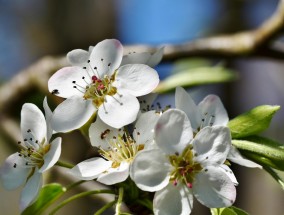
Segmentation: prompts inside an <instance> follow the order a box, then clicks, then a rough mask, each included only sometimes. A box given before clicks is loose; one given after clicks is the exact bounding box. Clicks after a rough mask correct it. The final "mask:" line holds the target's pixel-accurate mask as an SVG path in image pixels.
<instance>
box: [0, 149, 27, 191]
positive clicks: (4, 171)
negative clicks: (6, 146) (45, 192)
mask: <svg viewBox="0 0 284 215" xmlns="http://www.w3.org/2000/svg"><path fill="white" fill-rule="evenodd" d="M30 172H31V169H30V168H27V167H26V161H25V160H24V159H23V158H22V157H20V156H19V153H14V154H12V155H10V156H9V157H8V158H7V159H6V160H5V162H4V164H3V165H2V167H1V169H0V178H1V182H2V184H3V187H4V188H5V189H7V190H13V189H16V188H17V187H19V186H21V185H22V184H24V183H25V182H26V180H27V178H28V176H29V174H30Z"/></svg>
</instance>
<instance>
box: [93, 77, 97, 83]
mask: <svg viewBox="0 0 284 215" xmlns="http://www.w3.org/2000/svg"><path fill="white" fill-rule="evenodd" d="M97 80H98V77H97V76H95V75H93V76H92V81H93V83H95V82H96V81H97Z"/></svg>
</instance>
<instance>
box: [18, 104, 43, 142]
mask: <svg viewBox="0 0 284 215" xmlns="http://www.w3.org/2000/svg"><path fill="white" fill-rule="evenodd" d="M21 131H22V136H23V138H24V139H27V140H29V142H30V143H31V144H33V143H34V142H35V140H38V142H41V141H42V140H43V139H44V138H46V131H47V129H46V122H45V118H44V115H43V113H42V112H41V110H40V109H39V108H38V107H37V106H36V105H34V104H31V103H25V104H24V105H23V107H22V111H21ZM31 138H32V140H30V139H31ZM34 145H35V143H34Z"/></svg>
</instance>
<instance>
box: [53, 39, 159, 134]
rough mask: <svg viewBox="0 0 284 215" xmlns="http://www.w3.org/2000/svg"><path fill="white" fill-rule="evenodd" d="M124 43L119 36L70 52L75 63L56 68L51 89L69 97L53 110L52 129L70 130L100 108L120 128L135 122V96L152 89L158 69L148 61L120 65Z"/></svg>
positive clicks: (104, 117) (64, 96) (156, 78)
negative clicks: (86, 49)
mask: <svg viewBox="0 0 284 215" xmlns="http://www.w3.org/2000/svg"><path fill="white" fill-rule="evenodd" d="M122 55H123V47H122V45H121V44H120V42H119V41H118V40H114V39H111V40H104V41H102V42H100V43H98V44H97V45H96V46H95V47H94V48H93V49H92V51H91V53H89V52H87V51H84V50H75V51H73V52H71V53H69V55H67V56H68V59H69V61H70V62H71V64H72V65H75V66H72V67H64V68H62V69H60V70H59V71H57V72H56V73H55V74H54V75H53V76H52V77H51V78H50V79H49V81H48V88H49V91H50V92H52V93H53V94H56V95H58V96H60V97H63V98H66V100H65V101H64V102H62V103H61V104H60V105H59V106H58V107H57V108H56V109H55V111H54V115H53V118H52V122H51V123H52V126H53V129H54V130H56V131H60V132H67V131H70V130H73V129H76V128H80V127H81V126H83V125H84V124H85V123H86V122H87V121H88V120H89V119H90V118H91V116H92V115H93V114H94V113H95V112H96V111H98V116H99V117H100V118H101V119H102V120H103V121H104V122H105V123H106V124H108V125H110V126H112V127H115V128H120V127H123V126H124V125H127V124H129V123H131V122H133V121H134V120H135V119H136V117H137V114H138V111H139V102H138V100H137V98H136V97H138V96H143V95H146V94H148V93H150V92H151V91H153V90H154V89H155V88H156V86H157V85H158V83H159V77H158V74H157V72H156V71H155V70H154V69H152V68H150V67H149V66H147V65H143V64H127V65H124V66H121V67H119V66H120V64H121V61H122Z"/></svg>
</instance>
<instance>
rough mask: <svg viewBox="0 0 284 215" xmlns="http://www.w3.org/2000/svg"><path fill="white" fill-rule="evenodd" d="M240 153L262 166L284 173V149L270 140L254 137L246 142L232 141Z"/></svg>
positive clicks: (248, 138)
mask: <svg viewBox="0 0 284 215" xmlns="http://www.w3.org/2000/svg"><path fill="white" fill-rule="evenodd" d="M232 144H233V145H234V146H235V147H237V148H238V149H239V150H240V152H241V153H242V154H243V155H244V156H246V157H247V158H249V159H250V160H253V161H255V162H257V163H259V164H261V165H265V166H269V167H272V168H275V169H278V170H282V171H284V165H283V163H284V147H283V145H282V144H280V143H277V142H276V141H273V140H270V139H268V138H264V137H259V136H252V137H247V138H246V140H232Z"/></svg>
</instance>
